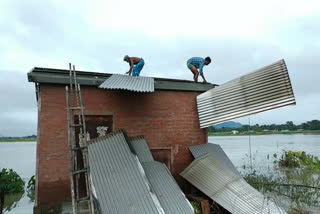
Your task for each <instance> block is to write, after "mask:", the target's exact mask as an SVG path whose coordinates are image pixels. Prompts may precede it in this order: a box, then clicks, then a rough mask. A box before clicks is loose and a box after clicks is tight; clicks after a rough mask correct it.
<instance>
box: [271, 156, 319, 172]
mask: <svg viewBox="0 0 320 214" xmlns="http://www.w3.org/2000/svg"><path fill="white" fill-rule="evenodd" d="M275 163H277V164H278V165H279V166H280V167H288V168H299V167H300V168H306V169H310V170H315V172H317V173H320V160H319V158H318V157H315V156H313V155H309V154H306V152H304V151H303V152H295V151H285V152H284V154H283V155H282V156H281V158H280V160H279V161H275Z"/></svg>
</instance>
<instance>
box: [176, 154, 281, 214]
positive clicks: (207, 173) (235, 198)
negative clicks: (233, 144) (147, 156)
mask: <svg viewBox="0 0 320 214" xmlns="http://www.w3.org/2000/svg"><path fill="white" fill-rule="evenodd" d="M181 176H182V177H184V178H185V179H186V180H187V181H189V182H190V183H191V184H192V185H194V186H195V187H197V188H198V189H199V190H200V191H202V192H203V193H205V194H206V195H207V196H209V197H210V198H212V199H213V200H214V201H216V202H217V203H219V204H220V205H221V206H223V207H224V208H225V209H227V210H228V211H229V212H231V213H239V214H242V213H243V214H247V213H250V214H255V213H257V214H258V213H273V214H276V213H285V212H284V211H283V210H281V209H280V208H279V207H278V206H276V204H275V203H274V202H272V201H271V200H269V199H267V198H265V197H264V196H263V195H262V194H261V193H260V192H258V191H257V190H256V189H254V188H253V187H252V186H250V185H249V184H248V183H247V182H246V181H245V180H244V179H243V178H241V177H240V176H239V175H237V174H235V173H233V172H232V171H231V170H230V169H229V168H226V167H225V166H224V165H223V164H221V163H220V161H219V160H217V159H216V158H215V157H214V156H213V155H212V154H206V155H203V156H201V157H199V158H197V159H195V160H194V161H193V162H192V163H191V164H190V165H189V166H188V167H187V168H186V169H185V170H184V171H183V172H182V173H181Z"/></svg>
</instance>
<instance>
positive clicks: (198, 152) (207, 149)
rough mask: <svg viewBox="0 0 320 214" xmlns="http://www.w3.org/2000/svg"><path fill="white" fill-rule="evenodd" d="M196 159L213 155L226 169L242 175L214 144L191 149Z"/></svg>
mask: <svg viewBox="0 0 320 214" xmlns="http://www.w3.org/2000/svg"><path fill="white" fill-rule="evenodd" d="M189 150H190V151H191V153H192V155H193V157H194V158H199V157H201V156H203V155H205V154H208V153H210V154H212V155H213V157H215V158H216V159H217V160H219V162H220V163H221V164H223V165H224V167H226V168H228V169H230V170H231V171H232V172H233V173H235V174H237V175H240V173H239V172H238V170H237V169H236V167H235V166H234V165H233V164H232V162H231V160H230V159H229V158H228V156H227V154H226V153H225V152H224V151H223V149H222V148H221V147H220V146H219V145H217V144H213V143H207V144H201V145H197V146H191V147H189Z"/></svg>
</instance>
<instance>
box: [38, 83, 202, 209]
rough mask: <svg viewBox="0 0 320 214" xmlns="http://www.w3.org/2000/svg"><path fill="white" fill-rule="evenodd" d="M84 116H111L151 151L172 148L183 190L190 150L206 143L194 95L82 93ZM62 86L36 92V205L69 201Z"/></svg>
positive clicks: (85, 90) (116, 125)
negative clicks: (143, 142) (142, 141)
mask: <svg viewBox="0 0 320 214" xmlns="http://www.w3.org/2000/svg"><path fill="white" fill-rule="evenodd" d="M81 92H82V97H83V103H84V106H85V108H86V114H89V115H108V114H110V115H113V130H118V129H124V130H125V131H126V132H127V134H128V135H129V136H136V135H144V136H145V139H146V140H147V142H148V144H149V147H150V148H171V172H172V174H173V176H174V177H175V178H176V180H177V182H178V183H179V185H180V186H181V187H182V188H183V189H185V186H184V185H185V184H184V181H183V179H182V178H181V177H180V176H179V173H180V172H181V171H182V170H183V169H184V168H185V167H187V166H188V164H189V163H190V162H191V161H192V156H191V154H190V152H189V150H188V147H189V146H191V145H197V144H204V143H206V142H207V130H206V129H200V127H199V120H198V115H197V109H196V96H197V95H198V94H199V93H197V92H181V91H156V92H154V93H134V92H128V91H113V90H103V89H98V88H95V87H82V88H81ZM65 100H66V99H65V87H64V86H62V85H44V84H42V85H41V87H40V96H39V118H38V123H39V124H38V147H37V179H38V186H37V190H38V192H37V201H36V206H41V205H44V204H57V203H60V202H62V201H70V186H69V162H68V147H67V121H66V109H65V108H66V101H65Z"/></svg>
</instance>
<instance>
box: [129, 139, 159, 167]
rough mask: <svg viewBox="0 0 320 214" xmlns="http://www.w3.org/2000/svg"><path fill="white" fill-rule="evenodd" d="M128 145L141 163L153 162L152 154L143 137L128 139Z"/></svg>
mask: <svg viewBox="0 0 320 214" xmlns="http://www.w3.org/2000/svg"><path fill="white" fill-rule="evenodd" d="M129 144H130V147H131V148H132V149H133V150H134V152H135V154H136V155H137V156H138V158H139V161H140V162H141V163H143V162H148V161H153V157H152V154H151V152H150V149H149V147H148V144H147V142H146V141H145V139H144V137H143V136H138V137H130V138H129Z"/></svg>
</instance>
